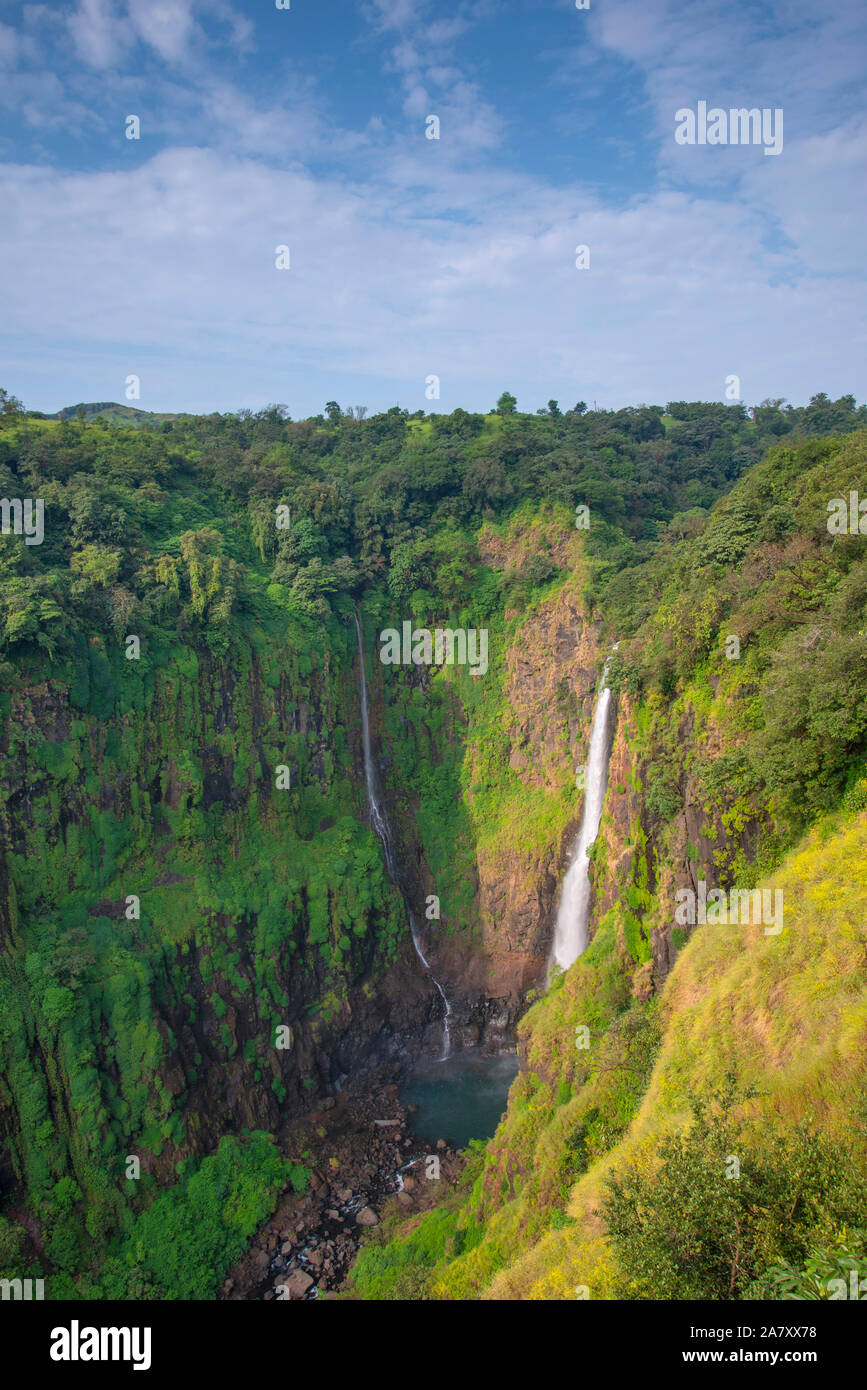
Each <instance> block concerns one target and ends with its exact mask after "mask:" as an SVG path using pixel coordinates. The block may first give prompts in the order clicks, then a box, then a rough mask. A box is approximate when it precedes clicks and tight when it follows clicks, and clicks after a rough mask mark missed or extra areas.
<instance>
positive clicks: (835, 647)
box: [0, 398, 867, 1301]
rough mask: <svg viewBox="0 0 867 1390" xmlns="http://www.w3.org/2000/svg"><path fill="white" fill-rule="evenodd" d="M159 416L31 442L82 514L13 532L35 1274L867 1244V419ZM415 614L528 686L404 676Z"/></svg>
mask: <svg viewBox="0 0 867 1390" xmlns="http://www.w3.org/2000/svg"><path fill="white" fill-rule="evenodd" d="M140 416H141V417H142V418H140V419H138V420H137V422H136V423H134V424H127V423H112V422H110V421H107V420H104V419H100V418H99V416H98V415H95V416H94V418H93V419H87V418H86V417H85V418H80V419H78V420H76V421H75V422H72V421H69V420H64V419H59V420H48V419H42V418H39V417H38V416H35V415H28V414H26V413H22V414H21V415H20V416H13V417H11V418H8V419H7V418H4V419H3V420H2V423H0V473H2V477H0V491H2V492H4V493H5V494H7V495H9V496H14V495H19V496H25V495H26V496H30V497H36V496H41V497H43V498H44V499H45V511H44V532H45V534H44V541H43V543H42V544H41V545H39V546H31V547H25V544H24V540H23V538H22V537H20V536H16V535H12V534H10V535H8V536H6V537H3V538H2V539H3V543H4V546H5V547H6V549H4V550H3V553H2V555H0V597H2V601H3V609H2V614H3V617H2V624H0V717H2V737H0V787H2V805H0V831H2V845H3V852H2V855H0V1046H2V1049H3V1056H4V1067H3V1070H2V1078H0V1256H2V1268H3V1269H4V1270H6V1271H8V1274H9V1277H18V1278H21V1279H28V1278H29V1279H44V1280H45V1289H46V1297H48V1298H57V1299H64V1298H82V1299H95V1300H98V1299H130V1300H139V1299H145V1300H147V1299H207V1300H211V1299H214V1298H254V1297H262V1298H265V1297H266V1296H269V1295H270V1297H271V1298H273V1299H274V1300H275V1301H276V1300H277V1299H279V1300H280V1301H283V1300H284V1295H283V1294H278V1293H277V1292H275V1289H276V1287H277V1283H278V1281H279V1282H280V1283H281V1284H287V1283H289V1282H290V1281H291V1290H290V1293H289V1295H288V1296H289V1297H290V1298H295V1297H296V1296H297V1297H298V1298H299V1299H303V1300H305V1301H309V1300H310V1299H312V1298H314V1297H315V1296H317V1293H318V1291H320V1290H321V1291H322V1295H323V1296H326V1295H327V1296H329V1297H331V1296H332V1295H333V1296H335V1297H336V1296H339V1297H341V1298H350V1299H357V1300H368V1299H370V1300H381V1299H383V1300H390V1299H401V1298H410V1299H441V1300H450V1299H539V1298H542V1299H574V1298H575V1296H576V1295H575V1292H574V1291H575V1289H576V1287H582V1288H586V1289H587V1290H588V1291H589V1292H588V1294H587V1296H588V1297H590V1298H599V1299H612V1298H681V1297H695V1298H700V1299H717V1298H721V1299H727V1298H730V1297H736V1298H753V1297H762V1298H772V1297H777V1296H781V1295H780V1289H781V1288H782V1287H783V1284H784V1282H785V1281H786V1280H788V1281H790V1284H791V1283H792V1281H794V1284H793V1286H796V1287H799V1288H801V1287H805V1285H804V1281H805V1280H808V1279H809V1277H811V1276H810V1275H809V1270H810V1269H812V1268H815V1267H819V1265H821V1267H822V1268H824V1267H825V1266H824V1264H823V1263H822V1262H823V1261H824V1262H829V1263H830V1265H834V1263H835V1261H838V1260H851V1261H854V1262H855V1265H856V1266H858V1267H859V1268H860V1264H859V1262H863V1260H864V1251H863V1241H862V1237H861V1235H860V1234H859V1233H860V1232H862V1231H863V1229H864V1226H865V1224H867V1216H865V1213H864V1206H863V1181H862V1180H861V1175H863V1167H864V1146H863V1136H862V1134H861V1130H860V1129H859V1127H858V1126H859V1124H860V1123H861V1122H860V1119H859V1116H860V1114H861V1110H860V1108H859V1107H860V1105H861V1101H860V1100H859V1096H860V1094H861V1091H862V1090H863V1082H864V1061H863V1046H862V1043H863V1028H864V1022H863V1021H864V1017H865V1014H864V1009H865V998H867V993H865V991H867V978H865V960H867V955H865V948H867V942H865V939H864V931H865V922H867V896H865V895H867V884H865V881H864V875H863V872H862V868H861V866H862V865H863V864H864V862H865V855H864V852H863V851H864V842H865V836H867V761H865V759H867V673H865V670H864V665H863V640H862V637H861V629H862V628H863V615H864V612H865V605H867V553H865V550H864V546H865V545H867V538H864V537H862V536H861V535H860V534H846V535H834V536H832V535H831V534H830V533H829V532H828V529H827V526H826V518H827V500H828V498H832V497H837V496H846V495H847V494H848V492H849V491H851V490H852V489H854V488H855V487H856V486H857V480H858V478H859V476H862V475H863V469H864V464H865V452H867V412H865V410H864V408H863V407H856V406H855V404H854V401H852V402H851V404H850V401H849V398H844V399H843V400H842V401H841V402H831V403H827V402H823V401H821V400H819V398H817V399H816V401H815V402H811V404H810V405H809V406H806V407H798V408H797V409H795V408H787V409H786V410H783V409H781V408H780V407H773V408H771V407H757V408H756V410H755V411H754V413H753V414H752V415H748V414H747V412H746V411H745V410H744V409H743V408H742V407H740V406H735V405H731V406H723V405H718V404H714V403H703V402H693V403H684V402H669V404H668V406H667V407H666V408H665V409H663V407H661V406H660V407H636V408H634V409H631V410H625V411H618V412H608V411H586V409H585V410H578V409H577V408H576V410H575V411H574V412H558V413H557V414H554V413H553V412H550V411H549V412H547V413H545V412H543V413H539V414H537V415H525V414H520V413H518V412H516V411H515V412H513V411H511V410H505V411H504V412H503V413H501V412H499V411H496V412H490V413H489V414H488V415H478V416H476V415H472V414H469V413H467V412H462V411H455V412H454V413H453V414H452V415H445V416H434V417H430V418H425V417H423V416H422V415H420V414H416V415H415V416H410V415H408V414H407V412H405V411H399V410H397V409H395V410H392V411H388V412H385V413H383V414H381V415H374V416H372V417H370V418H369V419H363V420H359V419H349V418H348V417H346V416H341V415H337V416H335V417H334V418H330V419H324V418H322V419H316V418H314V419H312V420H308V421H291V420H287V419H285V418H284V417H283V416H282V415H280V414H279V413H277V412H268V411H265V412H260V414H259V415H258V416H251V415H248V416H243V415H239V416H225V417H216V418H215V417H205V416H201V417H200V416H189V417H183V418H181V417H178V418H177V419H173V420H163V421H154V420H149V419H148V418H147V417H146V413H145V412H140ZM583 499H586V506H587V508H588V517H589V525H588V526H587V527H586V528H584V529H581V530H580V531H579V530H577V529H576V527H575V524H574V517H575V508H576V505H577V504H578V503H581V504H582V505H585V502H584V500H583ZM780 499H783V500H780ZM281 507H282V508H286V509H288V513H287V514H290V515H291V525H290V526H289V527H288V528H278V527H277V526H276V525H275V513H276V510H277V509H278V508H281ZM407 614H409V615H411V622H412V624H413V627H414V630H423V631H427V632H428V633H433V632H436V631H437V630H439V631H441V632H443V633H445V632H448V633H451V634H452V635H453V636H454V634H460V633H463V634H467V633H469V632H474V633H477V634H481V633H482V632H484V633H485V634H486V639H485V640H486V646H485V665H486V669H485V671H484V672H482V671H481V670H480V669H478V663H476V667H477V669H476V673H475V674H473V670H472V669H470V667H469V665H468V664H462V663H461V662H459V661H453V662H448V661H443V662H442V663H439V664H437V663H435V662H434V663H432V664H431V665H427V664H426V663H425V662H424V661H420V662H418V663H417V662H415V661H411V662H408V663H404V662H399V663H398V662H395V663H393V664H385V663H383V662H381V661H378V660H376V643H375V642H374V641H372V640H371V638H370V634H376V633H382V632H383V631H389V630H392V631H394V632H400V631H401V625H402V624H403V623H405V622H406V621H407V617H406V615H407ZM365 633H367V634H368V636H367V639H365ZM732 634H737V635H738V647H737V650H738V655H737V656H736V657H735V656H733V655H732V652H733V647H732V644H731V642H730V640H729V639H730V637H731V635H732ZM131 637H135V638H136V639H137V641H136V642H131V641H130V640H129V639H130V638H131ZM452 645H453V646H454V649H455V650H456V651H460V643H459V640H458V638H456V637H455V638H454V642H453V644H452ZM615 708H616V712H617V717H616V720H615V718H614V712H615ZM582 765H586V774H585V779H584V780H585V785H584V788H583V795H582V789H580V788H578V787H576V785H575V769H576V768H578V767H580V766H582ZM282 769H288V770H289V774H290V775H289V776H288V777H286V776H285V775H283V772H282V771H281V770H282ZM588 850H589V851H590V852H589V853H588ZM35 866H38V870H37V869H36V868H35ZM705 892H706V894H707V900H708V901H709V902H710V901H716V899H714V898H712V897H711V894H712V893H718V894H726V895H729V896H730V900H731V901H732V902H734V901H736V900H737V901H738V902H740V903H743V901H744V899H745V898H746V897H747V896H749V895H752V896H753V897H757V900H758V901H759V902H764V901H765V900H766V898H767V901H769V902H772V903H774V904H776V903H777V902H779V903H780V904H781V905H784V910H783V907H782V906H781V908H780V911H779V912H778V913H777V919H778V921H779V924H780V926H781V930H780V931H776V930H775V931H773V932H770V933H769V932H766V931H765V930H764V929H763V926H762V925H761V924H760V923H757V922H755V921H752V920H746V919H745V916H744V914H740V915H738V914H734V916H733V917H732V918H731V920H726V921H724V922H723V921H713V920H710V919H711V916H712V914H711V913H710V912H707V913H706V914H696V913H692V914H688V913H685V912H683V911H680V910H679V909H680V905H681V904H683V903H684V902H685V901H693V900H694V899H697V900H698V901H699V902H702V901H704V899H703V898H702V896H701V895H702V894H703V893H705ZM689 894H693V895H694V899H693V898H689V896H688V895H689ZM777 895H781V896H779V897H778V896H777ZM428 911H429V912H430V915H428ZM702 915H703V916H704V918H705V920H701V917H702ZM552 966H553V967H554V968H553V969H550V979H549V978H548V975H549V968H550V967H552ZM507 1089H508V1096H507V1097H506V1091H507ZM501 1096H502V1100H500V1097H501ZM411 1106H417V1107H418V1109H417V1111H415V1112H413V1111H412V1110H411V1109H410V1107H411ZM696 1106H697V1107H698V1108H697V1109H695V1108H694V1107H696ZM449 1107H451V1109H450V1108H449ZM449 1115H452V1116H453V1117H454V1120H453V1126H454V1128H453V1132H449V1128H448V1126H449V1123H450V1121H449ZM474 1128H475V1129H477V1131H478V1132H477V1133H475V1134H474V1133H473V1130H474ZM470 1139H472V1140H474V1141H475V1142H473V1143H468V1141H469V1140H470ZM438 1141H441V1146H440V1143H439V1142H438ZM458 1148H460V1150H461V1152H458V1151H457V1150H458ZM731 1153H735V1154H739V1155H741V1161H742V1168H743V1171H744V1172H745V1173H746V1174H748V1181H746V1182H744V1183H743V1184H742V1185H741V1186H740V1187H737V1186H736V1185H733V1184H732V1183H728V1184H727V1185H725V1181H724V1179H720V1176H719V1175H720V1173H721V1172H723V1171H724V1162H723V1160H724V1159H725V1156H726V1155H727V1154H731ZM429 1159H437V1160H438V1163H437V1164H434V1163H432V1162H430V1163H429V1162H428V1160H429ZM796 1171H797V1172H802V1173H803V1174H804V1175H805V1182H804V1186H803V1188H802V1189H799V1191H798V1193H794V1192H791V1191H790V1190H789V1188H788V1187H787V1186H786V1181H785V1175H786V1174H787V1173H791V1172H796ZM437 1172H438V1173H439V1176H436V1174H437ZM775 1175H776V1176H775ZM687 1182H691V1183H692V1184H693V1186H692V1188H691V1193H692V1195H691V1197H690V1204H688V1203H687V1202H686V1199H685V1187H684V1184H686V1183H687ZM793 1203H794V1206H793ZM687 1208H688V1210H687ZM790 1211H791V1212H792V1213H793V1215H792V1216H791V1219H789V1217H788V1216H786V1219H785V1220H784V1219H783V1215H781V1213H783V1214H785V1213H789V1212H790ZM685 1212H686V1214H684V1213H685ZM359 1218H361V1219H359ZM685 1223H686V1225H687V1226H688V1234H689V1242H690V1244H689V1249H690V1251H693V1252H698V1253H694V1254H691V1255H690V1257H689V1258H688V1259H682V1258H681V1255H680V1254H679V1253H678V1252H679V1251H680V1250H681V1245H680V1239H681V1231H682V1229H683V1228H684V1224H685ZM689 1223H692V1224H689ZM738 1241H740V1245H738V1244H737V1242H738ZM736 1249H737V1250H739V1253H738V1255H737V1259H736V1260H735V1259H734V1253H733V1252H734V1251H735V1250H736ZM733 1260H734V1266H733ZM295 1276H297V1277H295ZM829 1277H830V1276H829ZM781 1281H782V1282H781ZM786 1287H789V1285H788V1284H787V1285H786Z"/></svg>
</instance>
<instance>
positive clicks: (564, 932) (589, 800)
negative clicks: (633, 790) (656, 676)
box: [548, 647, 617, 982]
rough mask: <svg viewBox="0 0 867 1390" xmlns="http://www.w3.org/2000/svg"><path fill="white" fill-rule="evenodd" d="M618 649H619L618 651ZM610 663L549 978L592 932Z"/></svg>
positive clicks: (608, 739) (608, 737) (609, 736)
mask: <svg viewBox="0 0 867 1390" xmlns="http://www.w3.org/2000/svg"><path fill="white" fill-rule="evenodd" d="M616 650H617V648H616V647H615V651H616ZM610 660H611V658H610V657H609V658H608V661H606V663H605V666H604V669H603V671H602V680H601V681H600V683H599V692H598V695H597V697H596V710H595V713H594V715H593V727H592V729H591V731H590V750H589V753H588V755H587V769H586V778H585V787H584V810H583V812H582V816H581V828H580V829H579V831H578V838H577V839H576V841H575V845H574V847H573V850H572V855H571V857H570V860H569V867H568V868H567V870H566V873H565V875H564V877H563V888H562V890H561V893H560V904H559V907H558V909H557V925H556V927H555V929H554V942H553V945H552V947H551V959H550V961H549V964H548V979H549V982H550V978H551V971H552V969H553V967H554V966H555V965H558V966H560V968H561V969H563V970H568V968H569V966H570V965H571V964H572V962H573V961H575V960H577V959H578V957H579V956H580V955H581V953H582V952H583V951H586V949H587V945H588V942H589V930H590V860H589V859H588V857H587V853H588V850H589V849H590V846H591V845H592V844H593V842H594V840H595V839H596V836H597V835H598V834H599V822H600V821H601V819H602V803H603V801H604V800H605V792H606V789H607V787H608V763H609V760H610V758H611V740H612V733H613V727H612V719H611V691H610V690H609V689H608V684H607V677H608V665H609V662H610Z"/></svg>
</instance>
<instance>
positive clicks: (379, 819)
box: [355, 611, 452, 1061]
mask: <svg viewBox="0 0 867 1390" xmlns="http://www.w3.org/2000/svg"><path fill="white" fill-rule="evenodd" d="M355 630H356V632H357V634H358V669H359V671H360V672H361V682H360V684H361V739H362V745H363V748H364V782H365V786H366V788H367V803H368V805H369V807H370V819H371V821H372V823H373V828H374V830H375V831H376V833H377V835H378V836H379V838H380V841H381V842H382V852H383V854H384V856H385V867H386V868H387V869H388V876H389V878H390V879H391V881H392V883H393V884H394V885H395V887H397V888H399V889H400V893H401V896H402V898H403V901H404V905H405V907H406V915H407V917H408V918H409V930H410V933H411V935H412V944H413V946H414V947H415V953H416V955H417V956H418V958H419V960H420V961H421V963H422V965H423V966H424V968H425V970H426V971H427V972H428V974H429V975H430V977H431V980H432V981H433V983H434V985H436V988H437V990H438V992H439V996H440V998H441V999H442V1001H443V1051H442V1058H441V1059H440V1060H441V1061H445V1059H446V1057H448V1055H449V1053H450V1052H451V1032H450V1029H449V1019H450V1018H451V1016H452V1006H451V1004H450V1003H449V1000H448V996H447V995H446V992H445V990H444V989H443V987H442V985H441V984H440V982H439V980H437V979H436V978H435V976H434V975H433V974H431V968H430V965H429V963H428V961H427V958H426V956H425V953H424V951H423V950H422V948H421V938H420V936H419V929H418V918H417V917H416V915H415V913H414V912H413V910H412V908H411V907H410V904H409V898H408V895H407V893H406V891H405V889H404V886H403V881H402V876H401V874H400V871H399V869H398V865H397V856H396V855H395V852H394V841H393V840H392V837H391V827H390V826H389V823H388V817H387V816H386V814H385V807H384V806H383V805H382V803H381V801H380V799H379V794H378V792H377V787H376V777H375V776H374V769H373V756H372V754H371V751H370V720H369V718H368V712H367V675H366V674H365V670H364V642H363V640H362V636H361V623H360V621H359V618H358V612H357V611H356V614H355Z"/></svg>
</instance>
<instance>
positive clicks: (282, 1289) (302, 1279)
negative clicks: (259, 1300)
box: [276, 1269, 313, 1303]
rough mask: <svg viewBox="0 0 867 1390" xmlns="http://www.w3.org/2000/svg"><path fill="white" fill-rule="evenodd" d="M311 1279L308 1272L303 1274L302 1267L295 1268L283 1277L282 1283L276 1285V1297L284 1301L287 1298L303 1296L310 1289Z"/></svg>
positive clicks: (311, 1285)
mask: <svg viewBox="0 0 867 1390" xmlns="http://www.w3.org/2000/svg"><path fill="white" fill-rule="evenodd" d="M312 1287H313V1280H312V1279H311V1278H310V1275H309V1274H305V1273H304V1270H303V1269H296V1270H294V1271H293V1273H292V1274H290V1275H289V1278H288V1279H285V1280H284V1281H283V1283H282V1284H278V1286H277V1290H276V1293H277V1297H278V1298H279V1299H281V1300H282V1301H283V1302H284V1303H285V1302H286V1300H287V1299H292V1298H303V1297H304V1295H305V1294H306V1293H307V1290H308V1289H312Z"/></svg>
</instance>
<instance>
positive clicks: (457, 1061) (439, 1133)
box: [400, 1051, 518, 1149]
mask: <svg viewBox="0 0 867 1390" xmlns="http://www.w3.org/2000/svg"><path fill="white" fill-rule="evenodd" d="M517 1073H518V1058H517V1056H516V1055H515V1053H514V1052H508V1053H506V1054H504V1055H503V1056H501V1057H483V1056H481V1055H479V1054H478V1053H475V1052H473V1051H467V1052H457V1053H454V1054H453V1055H452V1056H451V1057H448V1058H447V1059H446V1061H444V1062H424V1063H421V1064H420V1065H419V1066H418V1067H416V1069H415V1070H414V1071H413V1073H412V1074H411V1076H410V1077H409V1079H408V1080H407V1082H406V1084H405V1085H404V1086H402V1087H401V1093H400V1094H401V1100H402V1101H403V1103H404V1105H417V1106H418V1113H417V1114H415V1115H413V1116H411V1120H412V1127H413V1129H414V1131H415V1133H416V1134H417V1135H418V1136H419V1138H421V1139H427V1140H430V1141H431V1142H434V1143H435V1142H436V1140H437V1139H445V1140H447V1141H448V1142H449V1143H450V1144H453V1145H454V1146H455V1148H458V1149H465V1148H466V1146H467V1144H468V1143H469V1142H470V1140H471V1139H490V1137H491V1135H492V1134H493V1133H494V1130H495V1129H496V1128H497V1125H498V1124H499V1122H500V1116H501V1115H502V1113H503V1111H504V1110H505V1108H506V1097H507V1096H508V1094H509V1087H510V1086H511V1084H512V1082H513V1080H514V1079H515V1077H516V1075H517Z"/></svg>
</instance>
